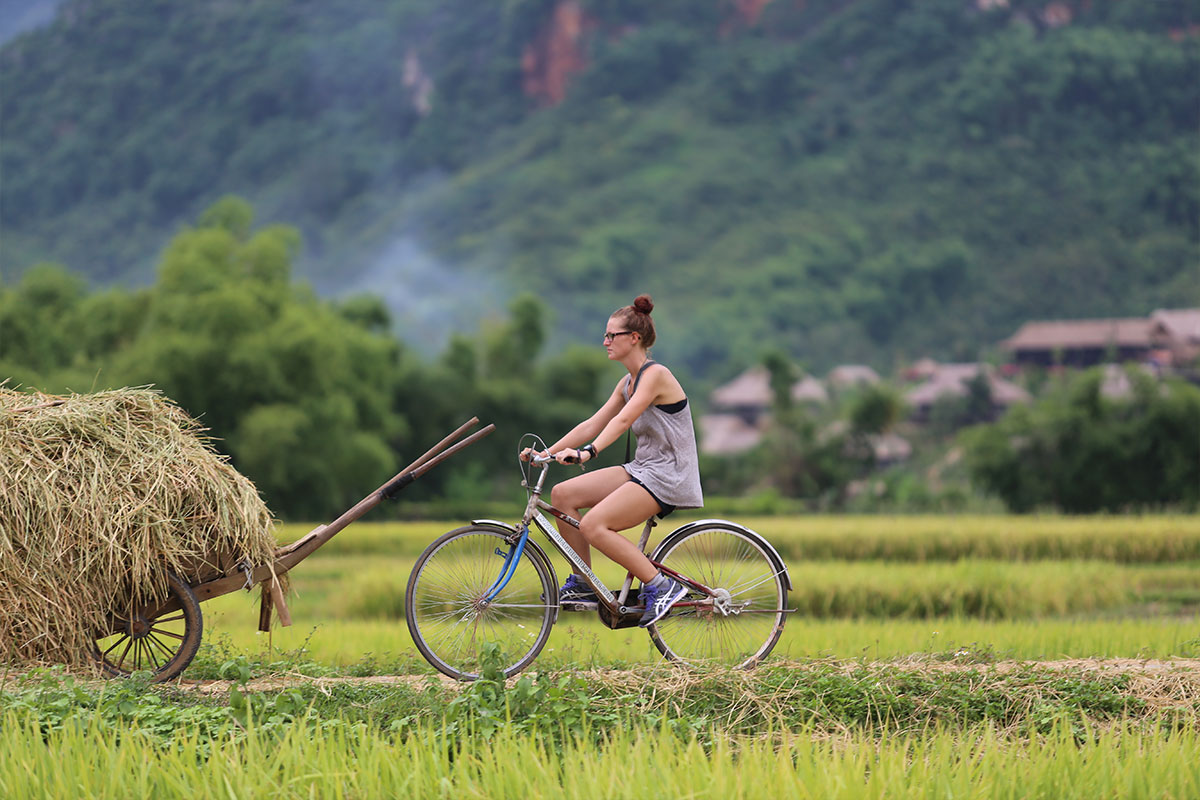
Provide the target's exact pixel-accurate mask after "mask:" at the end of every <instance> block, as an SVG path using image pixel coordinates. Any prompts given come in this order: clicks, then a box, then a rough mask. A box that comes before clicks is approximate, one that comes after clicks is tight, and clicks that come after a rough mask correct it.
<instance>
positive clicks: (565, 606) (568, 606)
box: [558, 600, 600, 611]
mask: <svg viewBox="0 0 1200 800" xmlns="http://www.w3.org/2000/svg"><path fill="white" fill-rule="evenodd" d="M558 607H559V608H560V609H562V610H563V611H595V610H596V609H597V608H599V607H600V604H599V603H598V602H596V601H595V600H563V601H561V602H560V603H559V604H558Z"/></svg>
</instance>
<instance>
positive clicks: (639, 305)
mask: <svg viewBox="0 0 1200 800" xmlns="http://www.w3.org/2000/svg"><path fill="white" fill-rule="evenodd" d="M633 310H634V311H638V312H641V313H642V314H649V313H650V312H651V311H653V310H654V301H653V300H651V299H650V295H648V294H639V295H638V296H637V299H636V300H634V301H633Z"/></svg>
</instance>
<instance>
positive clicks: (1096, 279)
mask: <svg viewBox="0 0 1200 800" xmlns="http://www.w3.org/2000/svg"><path fill="white" fill-rule="evenodd" d="M1198 34H1200V3H1198V2H1195V0H1180V1H1179V2H1162V3H1137V2H1095V0H1073V1H1071V2H1067V1H1053V2H1047V1H1046V0H1039V1H1038V2H1032V1H1031V0H809V1H808V2H794V1H792V0H774V1H773V2H768V1H767V0H738V2H732V3H730V2H724V1H723V0H711V2H698V1H696V0H660V2H655V3H643V2H634V0H577V1H576V0H508V1H507V2H505V3H478V2H469V0H386V2H385V1H384V0H346V1H345V2H340V3H337V4H332V3H323V2H316V0H253V1H252V2H240V3H231V2H228V0H193V2H187V3H180V2H171V1H170V0H120V2H118V0H68V1H67V2H65V3H63V5H62V6H61V7H60V8H59V10H58V14H57V16H56V18H55V20H54V22H53V23H52V24H50V25H49V26H46V27H44V28H39V29H36V30H33V31H30V32H28V33H26V34H25V35H22V36H19V37H17V38H15V39H13V40H12V41H9V42H8V43H7V44H5V45H4V47H3V48H2V49H0V86H3V93H2V95H0V175H2V176H3V181H2V182H0V275H3V276H4V279H5V280H14V279H16V278H17V276H18V275H19V274H20V273H21V272H22V271H23V270H25V269H26V268H28V267H29V266H30V265H32V264H34V263H36V262H38V261H43V260H52V261H58V262H61V263H64V264H66V265H67V266H69V267H70V268H72V269H74V270H77V271H80V272H82V273H85V274H86V275H87V276H88V277H89V278H90V279H91V280H92V281H93V282H95V283H99V284H104V283H111V282H133V283H138V282H144V281H146V280H148V279H149V276H150V275H151V274H152V270H153V269H154V265H155V264H156V262H157V260H158V255H159V252H160V250H161V248H162V247H163V245H164V243H165V242H166V241H167V240H168V238H169V237H170V236H171V235H172V234H173V233H174V232H175V231H177V230H178V229H179V227H180V226H181V225H184V224H187V223H188V222H189V221H190V220H193V219H195V217H196V215H197V214H198V213H199V211H200V210H201V209H203V208H204V207H206V206H207V205H208V204H210V203H211V202H212V201H213V200H215V199H216V198H218V197H220V196H222V195H225V194H230V193H233V194H238V195H241V196H243V197H245V198H247V199H248V200H250V201H251V203H252V204H253V205H254V207H255V208H256V209H257V212H258V216H259V219H260V220H261V221H265V222H275V221H278V222H286V223H289V224H294V225H296V226H298V227H299V228H300V229H301V230H302V231H303V234H304V240H305V250H304V255H303V257H302V263H301V266H302V271H303V273H304V274H305V275H306V276H307V277H308V278H309V279H310V280H311V281H312V282H313V283H314V285H315V286H316V287H317V288H318V289H319V290H320V291H322V292H325V293H330V294H336V293H345V292H356V291H373V292H377V293H379V294H381V295H383V296H384V297H386V298H388V301H389V303H390V304H391V305H392V306H393V309H394V311H395V312H396V319H397V325H398V328H399V334H400V335H401V336H402V337H403V338H405V339H408V340H413V341H417V342H421V343H423V344H424V345H425V346H426V348H427V349H430V350H433V349H436V348H437V347H439V346H440V344H441V343H442V342H444V340H445V336H446V335H447V334H448V333H449V332H450V331H451V330H455V329H461V328H463V327H470V326H473V325H476V324H478V320H479V319H480V318H486V317H488V316H491V315H493V314H494V313H497V312H502V310H503V308H504V306H505V298H507V297H509V296H511V295H514V294H516V293H518V292H520V291H523V290H533V291H535V292H537V293H539V294H541V295H543V296H544V297H546V298H547V299H548V300H549V301H550V302H551V303H552V305H553V307H554V308H555V309H556V312H557V318H556V321H555V322H556V325H555V328H556V334H555V337H554V338H553V341H554V343H556V344H558V345H561V344H563V343H564V342H566V341H571V340H583V341H587V342H592V341H593V340H594V339H595V336H596V331H598V330H600V328H601V324H602V322H603V318H604V316H605V315H607V314H608V313H609V312H610V311H611V310H612V309H613V308H615V307H617V306H618V305H623V304H624V303H627V302H629V301H630V299H631V298H632V297H633V295H634V294H636V293H637V292H640V291H650V292H651V293H653V294H654V295H655V297H656V301H657V303H658V309H657V310H656V312H655V313H656V317H658V318H659V324H660V326H661V328H662V331H663V336H662V343H661V345H660V346H659V348H658V350H659V352H658V356H659V357H660V358H662V359H663V360H664V361H667V362H668V363H672V364H678V365H679V366H680V367H681V368H683V369H684V370H686V371H690V372H691V373H693V374H696V375H708V376H713V377H722V376H725V375H729V374H731V373H732V372H734V371H736V370H738V369H740V367H742V366H744V365H745V364H746V363H747V362H749V361H751V360H756V359H757V358H759V357H760V356H761V354H762V352H763V351H765V350H768V349H782V350H784V351H786V352H788V353H790V354H791V355H792V356H793V357H794V358H796V359H797V360H799V361H801V362H802V363H803V364H805V365H807V366H808V367H810V368H813V369H820V368H824V367H827V366H830V365H832V364H834V363H837V362H839V361H847V360H853V361H860V362H865V363H871V364H874V365H876V366H883V367H888V366H891V365H892V364H894V363H896V362H898V361H903V360H905V359H913V358H916V357H919V356H922V355H933V356H936V357H942V358H964V357H974V356H976V355H979V354H980V353H986V352H987V350H988V349H989V348H990V347H991V346H992V344H993V343H994V342H995V341H997V340H998V339H1000V338H1003V337H1004V336H1007V335H1009V334H1011V333H1012V331H1013V330H1015V328H1016V327H1017V326H1018V325H1019V324H1020V323H1021V322H1023V321H1025V320H1026V319H1030V318H1043V317H1087V316H1144V315H1146V314H1147V313H1149V312H1150V311H1151V310H1153V309H1154V308H1157V307H1171V306H1182V305H1196V304H1198V303H1200V280H1197V279H1196V278H1197V275H1196V265H1197V263H1200V230H1198V227H1200V223H1198V220H1200V189H1198V186H1200V181H1198V180H1197V178H1198V177H1200V176H1198V173H1197V163H1196V158H1195V153H1196V145H1197V140H1196V137H1197V134H1196V132H1197V129H1198V128H1200V111H1198V109H1200V88H1198V87H1200V84H1198V83H1197V81H1195V79H1194V78H1195V75H1196V74H1200V35H1198Z"/></svg>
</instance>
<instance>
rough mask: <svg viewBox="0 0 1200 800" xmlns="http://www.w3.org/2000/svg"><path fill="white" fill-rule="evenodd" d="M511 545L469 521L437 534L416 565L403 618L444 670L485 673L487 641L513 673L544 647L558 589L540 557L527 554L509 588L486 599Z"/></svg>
mask: <svg viewBox="0 0 1200 800" xmlns="http://www.w3.org/2000/svg"><path fill="white" fill-rule="evenodd" d="M508 551H509V544H508V543H507V542H506V541H505V539H504V536H503V535H501V534H500V533H498V532H496V531H494V530H491V529H487V528H475V527H469V528H464V529H459V530H457V531H451V532H450V533H448V534H446V535H445V536H442V537H441V538H439V539H438V540H437V541H435V542H434V543H433V544H432V545H430V546H429V548H428V549H427V550H426V551H425V552H424V553H423V554H422V555H421V557H420V558H419V559H418V560H417V563H416V565H415V566H414V567H413V572H412V576H411V577H410V578H409V584H408V592H407V596H406V603H405V617H406V618H407V620H408V626H409V630H410V632H411V633H412V635H413V641H414V642H415V643H416V645H417V649H418V650H420V651H421V654H422V655H423V656H425V658H426V659H427V660H428V661H429V662H430V663H431V664H433V666H434V667H436V668H437V669H438V670H440V671H441V672H443V673H445V674H447V675H450V676H452V677H455V678H459V679H464V680H471V679H474V678H477V677H479V675H480V673H481V671H482V669H483V666H484V664H483V663H482V658H483V653H484V645H485V644H487V643H489V642H492V643H495V644H496V645H497V646H498V647H499V649H500V653H501V663H500V664H498V665H497V666H500V667H501V668H502V669H503V670H504V672H505V674H507V675H511V674H514V673H516V672H519V671H520V670H521V669H524V668H525V666H527V665H528V664H529V663H530V662H531V661H533V659H534V658H535V657H536V656H537V654H538V652H539V651H540V650H541V649H542V647H543V646H544V645H545V642H546V639H547V638H548V637H549V634H550V627H551V625H552V624H553V620H554V616H553V611H554V607H553V605H551V604H550V603H549V602H547V598H554V597H555V596H556V595H555V594H554V593H555V592H557V587H555V586H554V585H553V579H552V578H551V577H550V575H549V574H548V570H547V569H546V568H545V567H543V565H542V563H541V561H540V560H538V559H537V558H536V557H535V556H532V555H527V556H526V557H523V558H522V559H521V560H520V561H519V562H518V564H517V566H516V568H515V571H514V572H513V575H512V578H511V579H510V580H509V582H508V584H507V585H506V586H505V587H504V589H503V590H501V591H500V593H499V594H497V595H496V596H495V597H494V598H493V599H492V600H491V601H488V600H486V597H487V593H488V591H489V589H491V587H492V586H493V585H494V584H495V583H496V579H497V578H498V577H499V576H500V573H501V570H502V569H503V567H504V560H505V555H507V553H508Z"/></svg>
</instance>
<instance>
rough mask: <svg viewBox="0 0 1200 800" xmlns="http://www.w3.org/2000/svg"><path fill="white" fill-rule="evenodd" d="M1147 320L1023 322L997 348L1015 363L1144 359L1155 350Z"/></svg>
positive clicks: (1069, 363)
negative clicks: (1003, 351)
mask: <svg viewBox="0 0 1200 800" xmlns="http://www.w3.org/2000/svg"><path fill="white" fill-rule="evenodd" d="M1153 327H1154V326H1153V323H1152V322H1151V320H1150V319H1147V318H1144V317H1139V318H1133V319H1080V320H1060V321H1038V322H1026V323H1025V324H1024V325H1022V326H1021V327H1020V328H1018V329H1017V332H1016V333H1014V334H1013V335H1012V336H1011V337H1010V338H1008V339H1005V340H1004V341H1002V342H1001V343H1000V347H1001V348H1002V349H1004V350H1007V351H1008V352H1009V353H1010V354H1011V358H1012V361H1013V362H1014V363H1016V364H1018V365H1028V366H1040V367H1052V366H1064V367H1093V366H1096V365H1098V364H1104V363H1108V362H1121V361H1145V360H1147V359H1148V358H1149V357H1150V354H1151V351H1153V350H1154V349H1155V342H1154V338H1153V336H1152V335H1151V332H1152V330H1153Z"/></svg>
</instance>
